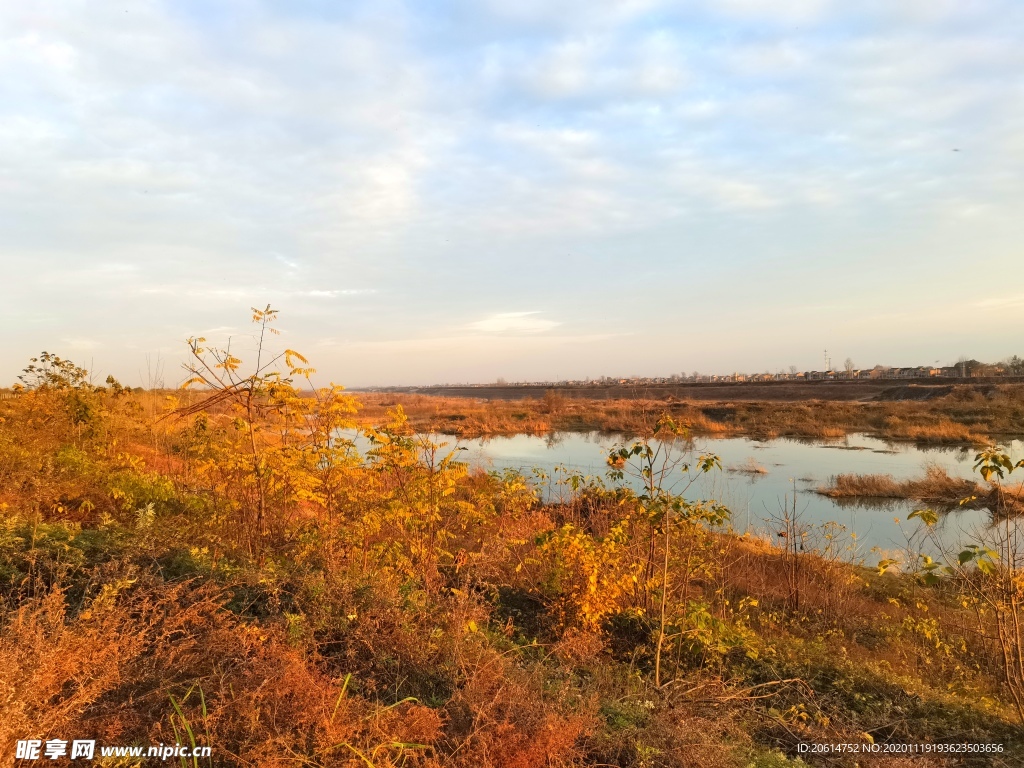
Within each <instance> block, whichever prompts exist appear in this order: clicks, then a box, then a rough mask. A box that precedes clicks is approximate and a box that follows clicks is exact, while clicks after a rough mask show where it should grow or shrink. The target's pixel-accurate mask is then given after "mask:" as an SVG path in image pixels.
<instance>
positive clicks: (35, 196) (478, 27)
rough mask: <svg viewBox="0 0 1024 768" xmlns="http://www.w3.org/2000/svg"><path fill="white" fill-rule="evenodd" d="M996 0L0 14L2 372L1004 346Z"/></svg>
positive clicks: (396, 372) (467, 365) (1011, 62)
mask: <svg viewBox="0 0 1024 768" xmlns="http://www.w3.org/2000/svg"><path fill="white" fill-rule="evenodd" d="M1022 39H1024V3H1021V2H1019V0H899V2H893V1H892V0H860V2H857V3H850V2H847V1H841V0H774V2H770V3H769V2H764V1H763V0H678V1H677V2H661V1H660V0H543V1H542V0H474V1H473V2H470V0H448V1H447V2H443V1H437V2H434V1H431V0H421V1H420V2H397V1H396V0H375V1H374V2H365V3H364V2H340V1H339V0H332V1H328V0H287V2H270V0H262V1H261V0H222V1H217V2H211V1H210V0H166V1H165V2H160V1H159V0H121V1H120V2H117V3H113V2H108V1H107V0H62V2H60V3H21V2H9V3H3V4H0V320H2V322H3V325H4V329H5V333H3V334H2V336H0V384H7V383H8V382H13V381H14V379H15V377H16V376H17V374H18V372H19V371H20V370H21V368H23V367H24V366H25V365H26V364H27V363H28V359H29V358H30V357H31V356H33V355H36V354H38V353H39V352H40V351H42V350H47V351H50V352H52V353H56V354H59V355H61V356H64V357H69V358H71V359H73V360H74V361H75V362H77V363H79V364H80V365H84V366H85V367H87V368H90V369H92V370H93V371H94V372H95V373H96V375H97V376H98V377H99V378H100V379H102V378H103V377H104V376H105V375H106V374H107V373H111V374H113V375H115V376H116V377H117V378H119V379H120V380H122V381H123V382H125V383H129V384H133V385H139V384H142V385H146V384H147V383H152V382H153V379H154V369H155V368H156V367H157V361H159V367H160V368H161V369H162V370H163V377H162V378H163V379H164V380H165V383H167V384H168V385H170V384H174V383H176V382H178V381H179V380H180V379H181V378H183V376H184V374H183V372H182V371H181V369H180V365H181V362H182V360H184V357H185V353H186V351H187V348H186V345H185V339H186V338H188V337H190V336H203V337H206V338H207V339H208V340H209V342H210V343H213V344H220V345H223V344H226V343H227V342H228V340H229V339H230V341H231V344H232V349H233V350H234V351H235V352H236V353H237V354H238V356H239V357H242V358H243V360H244V359H246V358H250V359H251V354H252V348H253V344H254V342H253V339H252V328H251V325H250V322H249V321H250V316H251V311H250V308H251V307H253V306H256V307H265V306H267V305H268V304H269V305H271V306H272V307H273V308H275V309H277V310H279V315H278V321H277V325H278V327H279V328H280V329H281V331H282V333H281V335H280V336H278V337H275V338H274V339H273V344H274V345H280V346H282V347H284V346H287V347H290V348H293V349H296V350H298V351H300V352H301V353H303V354H304V355H305V356H306V357H307V358H308V359H309V360H310V363H311V364H312V365H313V366H314V367H315V368H316V369H317V370H318V374H317V377H316V379H317V381H318V383H324V384H326V383H327V382H328V381H334V382H337V383H340V384H344V385H346V386H353V387H361V386H371V385H386V384H429V383H442V382H452V383H455V382H490V381H494V380H496V379H498V378H499V377H500V378H504V379H506V380H509V381H517V380H558V379H566V378H570V379H575V378H584V377H599V376H605V375H608V376H628V375H650V376H662V375H669V374H673V373H682V372H687V373H691V372H693V371H700V372H702V373H731V372H734V371H743V372H759V371H766V370H768V371H777V370H780V369H788V367H789V366H790V365H796V366H797V367H798V368H800V369H801V370H804V369H807V370H810V369H820V368H821V367H823V365H824V362H823V359H824V353H825V350H828V354H829V356H830V357H831V358H832V360H833V365H835V366H838V365H841V361H843V360H845V359H846V358H847V357H849V358H851V359H852V360H853V361H854V363H855V364H856V365H857V366H860V367H868V366H871V365H874V364H876V363H880V364H889V365H920V364H927V363H933V362H935V361H939V362H942V363H950V362H954V361H955V360H956V359H957V358H958V357H960V356H961V355H967V356H969V357H974V358H977V359H981V360H997V359H1001V358H1004V357H1006V356H1008V355H1011V354H1021V355H1024V46H1022V45H1021V44H1020V42H1021V40H1022Z"/></svg>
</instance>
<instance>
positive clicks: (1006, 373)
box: [367, 355, 1024, 390]
mask: <svg viewBox="0 0 1024 768" xmlns="http://www.w3.org/2000/svg"><path fill="white" fill-rule="evenodd" d="M1011 376H1024V359H1022V358H1020V357H1018V356H1017V355H1014V356H1013V357H1010V358H1007V359H1006V360H1004V361H1002V362H998V363H982V362H979V361H977V360H960V361H958V362H957V363H955V364H953V365H944V366H937V365H918V366H913V367H909V368H901V367H894V366H889V365H875V366H873V367H871V368H858V367H856V366H855V365H854V364H853V362H852V361H851V360H847V361H846V363H845V364H844V365H843V366H842V367H841V368H828V369H826V370H821V371H799V370H797V368H796V366H790V367H789V369H788V370H785V371H782V370H780V371H777V372H775V373H772V372H771V371H765V372H764V373H739V372H733V373H725V374H705V373H700V372H699V371H694V372H692V373H677V374H672V375H669V376H626V377H616V376H600V377H597V378H587V379H561V380H558V381H507V380H505V379H503V378H499V379H498V380H497V381H492V382H487V383H457V384H456V383H451V382H446V383H444V384H433V385H431V387H452V386H458V387H480V388H485V387H607V386H616V385H619V386H641V387H642V386H653V385H665V384H684V383H685V384H713V383H725V382H769V381H836V380H846V381H849V380H851V379H865V380H867V379H899V380H906V379H981V378H993V377H1011ZM367 389H369V390H373V389H381V390H384V389H405V388H404V387H398V388H396V387H368V388H367Z"/></svg>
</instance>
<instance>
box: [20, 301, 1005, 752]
mask: <svg viewBox="0 0 1024 768" xmlns="http://www.w3.org/2000/svg"><path fill="white" fill-rule="evenodd" d="M274 315H275V313H274V312H273V311H272V310H270V308H269V307H268V308H267V309H266V310H254V320H255V321H256V322H257V325H258V330H259V331H260V337H261V338H262V337H263V335H264V334H263V332H264V331H265V330H266V328H267V326H268V324H269V323H272V322H273V320H274ZM267 338H268V339H269V338H270V337H269V335H268V336H267ZM189 345H190V350H191V352H192V355H193V361H194V362H193V364H192V366H193V368H192V374H193V376H192V378H193V379H194V380H195V381H196V382H197V383H198V384H199V386H200V388H199V389H198V390H195V391H191V392H177V393H173V394H172V393H166V392H165V393H155V392H139V391H133V390H131V389H128V388H125V387H122V386H121V385H120V384H119V383H118V382H117V381H116V380H114V379H113V378H109V379H108V380H107V382H106V384H105V385H104V386H93V385H91V384H90V383H89V381H88V377H87V372H86V371H84V370H83V369H81V368H78V367H77V366H74V365H73V364H72V363H70V362H69V361H66V360H61V359H60V358H57V357H55V356H52V355H46V354H45V353H44V355H43V356H41V358H40V359H39V360H33V363H32V365H31V366H29V368H27V369H26V372H25V376H24V382H25V386H24V389H23V391H22V394H20V395H19V396H17V397H12V398H7V399H0V690H2V691H3V692H4V693H3V696H2V697H0V753H3V754H7V753H8V752H9V753H10V754H14V749H15V743H16V741H17V740H19V739H25V738H41V739H67V740H70V739H82V738H97V739H100V740H101V742H105V743H108V744H135V743H138V744H147V743H149V744H156V743H175V741H182V740H183V738H184V737H183V736H182V734H188V737H187V738H189V739H193V740H195V741H196V742H197V743H200V744H208V745H210V746H212V747H213V750H214V752H213V754H214V758H213V761H212V762H211V763H210V764H211V765H218V766H220V765H224V766H232V767H237V768H248V767H249V766H256V765H258V766H266V767H268V768H284V767H285V766H295V765H302V766H309V767H310V768H312V767H317V768H327V766H342V767H343V768H353V767H355V766H362V767H363V768H366V766H373V768H398V767H399V766H403V767H404V768H478V767H479V768H598V767H599V766H618V767H619V768H751V766H753V768H788V766H796V765H806V764H810V765H814V766H820V767H821V768H826V767H827V768H853V766H854V765H857V766H860V768H904V766H906V765H909V763H907V758H906V756H905V755H901V754H889V753H886V752H885V751H880V752H878V753H862V754H858V755H853V754H830V755H822V754H802V753H801V751H800V745H801V744H807V743H814V742H817V743H856V744H883V745H884V744H905V743H918V744H920V743H928V744H944V743H964V742H970V743H974V744H981V745H990V746H989V747H988V748H986V749H985V750H984V751H981V752H978V753H972V754H970V755H946V754H934V755H932V756H929V757H928V764H929V765H933V766H937V767H939V768H953V766H977V767H978V768H980V767H981V766H985V767H986V768H1001V767H1002V766H1007V765H1012V764H1015V763H1014V760H1016V759H1017V758H1016V756H1019V755H1020V754H1022V751H1024V728H1022V723H1024V677H1022V676H1021V675H1019V674H1018V667H1019V666H1020V662H1021V660H1022V650H1024V637H1022V635H1021V633H1020V632H1019V631H1017V630H1014V629H1013V627H1014V626H1015V625H1014V624H1013V622H1017V623H1018V624H1019V623H1020V620H1021V619H1024V607H1022V606H1021V605H1020V601H1019V599H1018V597H1016V594H1017V593H1016V592H1015V591H1013V590H1014V589H1016V588H1015V587H1013V585H1014V584H1016V583H1017V581H1016V580H1017V579H1019V572H1018V571H1017V570H1016V569H1015V568H1014V567H1013V564H1014V563H1016V562H1017V559H1016V553H1015V550H1013V549H1012V547H1013V544H1012V540H1011V539H1009V538H1007V539H1005V542H1006V544H1005V546H1004V545H1001V544H999V543H998V542H997V543H995V544H993V545H991V546H992V547H993V548H992V549H989V548H987V546H986V547H975V548H973V549H972V548H968V550H967V551H965V552H964V553H961V554H960V556H959V559H957V558H954V559H953V560H952V561H951V562H950V564H949V565H948V566H946V565H944V564H938V563H933V562H931V561H930V560H925V559H921V560H920V561H918V560H915V559H914V558H915V557H916V555H915V556H908V557H909V558H910V559H908V560H907V562H906V563H905V564H904V565H905V566H906V568H907V570H906V572H893V569H892V568H890V565H892V563H891V562H890V561H883V562H880V563H878V564H877V568H876V567H875V566H876V564H875V563H849V562H846V560H845V559H844V555H843V551H844V550H843V547H844V546H848V547H852V546H853V544H854V542H852V541H847V542H846V544H845V545H844V538H843V533H842V530H841V528H836V529H835V530H834V531H832V532H831V533H830V535H829V537H828V545H827V546H826V547H825V548H822V549H814V548H813V545H812V544H808V547H807V549H806V551H805V548H804V545H803V543H802V542H803V541H804V539H803V538H802V535H803V532H802V529H801V527H800V526H799V525H798V521H796V520H788V519H787V520H786V521H784V525H783V526H782V527H780V533H779V534H778V537H779V538H777V539H776V538H775V537H773V538H772V541H766V540H761V539H757V538H753V537H751V536H739V535H735V534H731V533H723V530H724V529H725V526H726V525H727V523H728V521H729V519H730V513H729V510H728V509H727V508H725V507H724V506H723V505H721V504H720V503H718V502H717V501H715V500H714V499H706V500H702V501H693V500H687V499H686V498H685V497H684V496H683V495H682V492H680V493H678V494H677V493H674V492H670V491H667V490H666V488H667V487H669V486H668V485H667V484H666V485H663V484H662V480H663V479H664V478H667V477H669V475H672V476H674V477H676V478H678V477H682V478H683V479H684V480H686V481H688V482H693V481H695V480H696V479H697V478H698V477H699V476H701V475H702V474H706V473H716V472H721V471H725V470H724V469H723V468H722V466H721V464H720V461H719V460H718V459H717V457H715V456H710V455H704V456H694V455H692V453H689V452H687V449H686V447H685V444H686V443H687V441H682V440H681V441H673V440H669V439H668V438H669V437H671V436H675V435H678V434H680V433H682V432H685V430H686V428H687V425H685V424H684V423H683V422H676V421H674V420H673V419H671V418H666V417H665V416H663V415H655V414H651V416H650V418H648V419H647V420H646V421H645V422H642V423H641V422H640V421H639V419H640V418H641V416H640V415H638V414H635V413H634V414H631V415H630V418H631V419H634V421H632V422H630V425H631V426H633V427H634V428H635V427H636V426H638V425H639V427H640V428H641V430H642V431H641V432H640V433H639V434H638V437H637V439H636V440H626V439H624V440H623V442H621V443H620V444H619V445H618V446H617V448H616V449H615V450H614V451H613V452H612V453H611V454H610V455H609V465H610V467H611V469H612V470H613V475H614V474H615V473H618V474H617V477H618V478H619V480H620V481H621V482H618V483H615V482H613V483H612V484H611V485H610V486H607V487H606V486H604V485H596V484H590V483H588V482H587V480H586V478H584V477H581V476H576V475H570V476H568V477H565V478H562V479H561V481H560V482H562V483H563V484H564V485H563V490H564V493H561V494H560V495H559V500H558V502H557V503H545V501H544V495H543V493H541V492H540V490H539V488H538V487H536V486H535V485H534V484H533V481H532V480H531V479H530V478H528V477H524V476H523V475H520V474H518V473H515V472H512V471H508V472H504V473H485V472H482V471H474V470H472V469H471V468H470V467H469V466H468V465H467V464H466V463H464V462H462V461H460V458H459V457H460V455H461V454H460V453H459V452H458V451H457V450H452V451H451V452H447V451H446V449H445V448H444V447H443V446H440V445H437V444H435V443H433V442H431V441H430V439H429V437H428V436H425V435H422V434H417V429H418V428H419V427H418V426H417V422H416V421H414V420H411V419H410V418H408V416H407V413H406V412H405V411H404V410H403V407H402V406H401V405H400V404H385V403H384V402H383V401H380V400H378V401H376V402H373V403H371V404H369V405H365V404H364V402H361V401H365V400H368V399H372V398H364V397H362V396H360V397H358V398H357V397H353V396H351V395H349V394H348V393H345V392H343V391H342V390H341V389H340V388H338V387H335V386H331V387H325V388H320V389H317V390H316V392H315V395H314V396H312V397H311V396H309V395H308V390H307V391H304V390H302V389H300V388H299V387H298V386H297V385H296V384H295V382H296V381H299V382H304V381H306V380H307V377H308V375H309V370H310V369H309V368H307V367H305V366H306V362H305V359H304V358H303V357H302V356H301V355H300V354H299V353H297V352H295V351H293V350H286V351H284V352H282V353H281V354H280V355H279V356H278V357H274V356H273V355H272V354H266V355H263V356H262V358H261V359H263V360H264V361H266V360H268V359H269V360H272V361H274V362H273V363H272V364H271V365H264V367H262V368H253V367H250V368H246V367H245V363H244V362H243V361H241V360H238V359H237V358H235V357H232V356H231V355H230V354H229V353H228V352H227V351H226V350H218V349H209V348H207V347H206V344H205V342H203V341H202V340H201V339H192V340H189ZM260 352H261V353H262V352H263V349H262V347H261V349H260ZM415 405H416V403H410V409H411V410H412V409H413V406H415ZM548 406H549V407H554V408H555V413H556V414H557V413H558V412H559V411H558V410H557V409H558V408H559V407H561V406H560V405H559V404H558V403H550V404H548ZM423 407H424V409H425V411H424V413H421V414H420V417H421V418H425V417H427V416H430V415H431V414H432V411H431V409H433V407H434V406H432V405H427V404H424V406H423ZM374 409H377V411H376V415H374ZM645 413H646V412H645ZM368 414H370V415H368ZM485 415H486V411H485ZM609 415H610V414H609ZM378 416H379V418H378ZM644 418H646V416H645V417H644ZM367 419H370V420H371V422H372V424H373V426H372V427H367V428H366V432H365V434H366V435H367V438H368V441H369V445H370V447H369V448H368V449H367V450H365V452H363V453H357V452H356V450H355V446H354V445H353V444H352V443H351V442H349V441H347V440H345V439H343V438H339V437H338V435H339V434H341V432H342V431H343V430H347V429H353V428H354V427H355V425H356V422H363V423H365V421H366V420H367ZM1022 466H1024V464H1022ZM979 467H980V468H981V469H980V471H982V472H984V473H985V474H986V481H992V482H993V483H999V482H1000V481H1001V478H1002V475H1003V474H1004V473H1005V474H1006V475H1007V477H1008V478H1009V476H1010V475H1011V474H1012V472H1013V470H1014V469H1016V468H1018V467H1015V466H1012V465H1010V464H1009V459H1007V458H1005V457H1004V456H1003V455H1002V454H1000V453H998V452H997V451H995V450H992V451H989V452H987V453H984V454H983V455H981V460H980V462H979ZM740 469H741V470H742V469H746V470H749V471H757V470H758V469H759V468H758V467H757V466H756V465H754V464H750V466H749V467H740ZM1012 479H1014V480H1015V479H1016V478H1015V477H1014V478H1012ZM844 482H845V481H844ZM631 483H636V485H631ZM636 487H642V488H643V491H642V492H641V491H637V490H634V489H635V488H636ZM922 520H924V519H923V518H922ZM926 524H928V525H930V523H926ZM994 530H995V529H994ZM997 532H998V531H997ZM798 540H799V541H798ZM808 541H809V540H808ZM846 551H852V550H849V549H848V550H846ZM940 565H941V568H940ZM869 566H870V567H869ZM943 568H944V569H945V570H943ZM1008 585H1009V586H1008ZM1007 590H1009V591H1007ZM918 759H920V758H918ZM800 760H802V762H801V761H800Z"/></svg>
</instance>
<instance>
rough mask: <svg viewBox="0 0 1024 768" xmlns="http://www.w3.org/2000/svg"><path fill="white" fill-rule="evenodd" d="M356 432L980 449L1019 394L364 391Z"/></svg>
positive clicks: (1021, 416)
mask: <svg viewBox="0 0 1024 768" xmlns="http://www.w3.org/2000/svg"><path fill="white" fill-rule="evenodd" d="M360 399H361V400H362V402H363V404H364V409H363V411H362V413H361V415H360V417H359V418H360V421H361V423H363V424H367V425H369V424H372V423H375V422H377V421H379V420H380V419H381V418H382V417H383V416H384V413H385V412H386V410H387V408H388V407H389V406H392V405H398V404H400V405H402V407H403V408H404V409H405V410H406V412H407V413H408V414H409V416H410V420H411V423H412V425H413V426H414V427H415V428H416V429H419V430H422V431H428V430H433V431H437V432H444V433H449V434H457V435H460V436H463V437H477V436H488V435H508V434H520V433H521V434H543V433H546V432H552V431H602V432H622V433H633V434H642V433H644V432H647V431H650V430H651V428H652V426H653V424H654V423H655V422H656V421H657V419H658V418H659V417H660V416H661V415H663V414H666V415H669V416H671V417H672V418H673V419H674V420H675V421H676V422H677V423H679V424H682V425H683V426H685V427H686V428H687V429H689V430H690V431H691V432H692V433H693V434H695V435H706V436H730V435H747V436H751V437H755V438H759V439H772V438H777V437H796V438H813V439H826V440H828V439H838V438H842V437H844V436H845V435H848V434H851V433H855V432H857V433H866V434H871V435H874V436H877V437H880V438H883V439H891V440H906V441H914V442H919V443H927V444H959V445H962V444H969V445H984V444H987V443H989V442H991V440H992V438H994V437H1003V436H1017V435H1020V434H1024V407H1022V403H1024V386H1021V385H1000V386H998V387H994V388H992V391H991V392H990V394H989V395H988V396H984V395H981V394H979V393H978V392H975V391H973V390H969V391H961V390H960V389H959V388H955V389H954V390H953V391H952V393H951V394H949V395H947V396H945V397H938V398H933V399H930V400H924V401H918V400H886V401H871V402H857V401H827V400H803V401H793V402H787V401H750V402H745V401H735V402H732V401H697V400H685V401H680V400H677V399H674V398H669V399H667V400H652V399H648V398H633V399H617V400H603V399H587V398H585V397H577V396H576V395H575V394H574V393H572V392H571V391H567V392H566V393H558V392H553V393H549V394H548V396H546V397H545V398H543V399H529V398H525V399H520V400H497V399H495V400H478V399H472V398H463V397H437V396H429V395H419V394H407V393H387V394H384V393H367V394H361V395H360Z"/></svg>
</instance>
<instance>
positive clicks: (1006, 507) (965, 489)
mask: <svg viewBox="0 0 1024 768" xmlns="http://www.w3.org/2000/svg"><path fill="white" fill-rule="evenodd" d="M816 493H819V494H821V495H822V496H828V497H829V498H831V499H908V500H912V501H917V502H920V503H922V504H926V505H930V506H933V507H935V508H937V509H940V510H953V509H958V508H968V509H988V510H991V511H992V512H993V514H995V515H996V516H999V517H1004V516H1016V515H1020V514H1022V513H1024V484H1022V485H1020V486H1016V487H1002V486H998V485H994V484H992V483H987V482H977V481H975V480H967V479H964V478H956V477H951V476H950V475H949V473H948V472H946V470H945V469H943V468H942V467H936V466H930V467H927V468H926V471H925V475H924V477H921V478H918V479H914V480H903V481H899V480H896V479H894V478H893V476H892V475H853V474H843V475H836V476H835V477H832V478H830V479H829V482H828V484H827V485H824V486H821V487H819V488H817V489H816Z"/></svg>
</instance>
